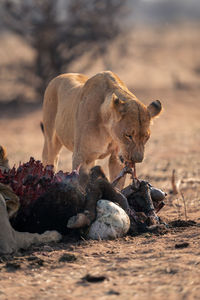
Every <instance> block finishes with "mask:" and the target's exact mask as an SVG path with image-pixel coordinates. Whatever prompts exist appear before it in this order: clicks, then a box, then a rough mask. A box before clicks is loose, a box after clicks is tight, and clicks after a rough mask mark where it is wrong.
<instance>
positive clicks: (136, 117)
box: [103, 93, 162, 164]
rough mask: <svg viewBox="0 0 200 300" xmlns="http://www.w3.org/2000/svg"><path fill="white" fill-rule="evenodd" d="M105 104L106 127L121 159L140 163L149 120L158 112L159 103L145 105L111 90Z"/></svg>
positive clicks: (133, 97) (148, 135)
mask: <svg viewBox="0 0 200 300" xmlns="http://www.w3.org/2000/svg"><path fill="white" fill-rule="evenodd" d="M105 103H107V104H106V107H105V105H104V107H103V111H104V113H105V111H106V114H107V126H108V130H109V133H110V135H111V137H112V140H113V141H114V142H115V144H116V145H117V147H118V154H119V156H120V158H121V160H123V161H126V162H128V163H131V164H134V163H139V162H142V160H143V158H144V148H145V144H146V142H147V141H148V139H149V137H150V124H151V120H152V119H153V118H155V117H156V116H158V115H159V114H160V112H161V110H162V105H161V102H160V101H159V100H156V101H154V102H152V103H151V104H150V105H149V106H145V105H144V104H143V103H141V102H140V101H139V100H138V99H137V98H136V97H135V96H134V95H132V94H131V93H130V94H129V93H127V95H124V93H123V94H121V93H112V95H109V96H108V97H107V99H106V101H105ZM108 103H109V105H108Z"/></svg>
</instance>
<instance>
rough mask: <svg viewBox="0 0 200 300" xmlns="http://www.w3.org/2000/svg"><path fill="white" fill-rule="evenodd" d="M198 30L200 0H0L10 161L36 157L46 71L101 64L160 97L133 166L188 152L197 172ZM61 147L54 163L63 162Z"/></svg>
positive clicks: (0, 91)
mask: <svg viewBox="0 0 200 300" xmlns="http://www.w3.org/2000/svg"><path fill="white" fill-rule="evenodd" d="M199 34H200V2H199V0H190V1H187V0H132V1H131V0H57V1H54V0H43V1H41V0H1V2H0V118H1V119H0V143H1V144H3V145H5V146H6V147H7V149H8V153H9V156H10V159H11V164H13V163H16V164H18V162H19V161H27V160H28V159H29V157H30V156H31V155H32V156H34V157H35V158H37V159H41V153H42V147H43V136H42V134H41V132H40V128H39V123H40V120H41V119H42V113H41V112H42V98H43V94H44V90H45V87H46V85H47V83H48V82H49V81H50V80H51V79H52V78H53V77H54V76H57V75H58V74H60V73H64V72H83V73H85V74H87V75H89V76H92V75H94V74H96V73H97V72H100V71H102V70H108V69H109V70H112V71H113V72H115V73H117V74H118V76H119V77H120V78H121V79H122V80H123V81H124V82H125V83H126V84H127V85H128V87H129V89H130V90H131V91H132V92H133V93H134V94H136V96H137V97H138V98H139V99H140V100H141V101H142V102H144V103H145V104H148V103H149V102H151V101H152V100H155V99H160V100H161V101H162V103H163V105H164V113H163V115H162V116H161V117H160V119H159V120H156V121H155V124H154V126H153V127H152V138H151V142H149V143H148V145H147V150H146V153H147V155H146V159H145V161H144V165H143V164H142V165H143V167H142V169H141V175H144V174H146V175H145V176H147V173H149V172H151V170H154V171H155V172H156V170H163V169H166V170H169V169H170V168H172V165H173V164H174V163H175V162H177V164H178V167H179V168H180V170H182V168H184V170H185V166H186V165H187V170H188V160H189V161H190V166H191V172H194V170H195V172H196V174H199V173H200V171H199V169H200V167H199V143H197V140H198V139H199V138H200V133H199V132H200V130H199V129H200V125H199V117H200V115H199V102H200V101H199V92H200V38H199ZM63 153H64V154H63V155H62V159H61V161H60V165H59V167H60V168H64V169H66V168H67V169H69V168H71V158H70V156H69V155H70V154H68V153H67V152H66V153H65V151H63ZM155 154H156V155H155ZM193 164H194V165H195V167H194V165H193ZM139 168H140V167H139ZM144 170H145V171H144ZM192 170H193V171H192Z"/></svg>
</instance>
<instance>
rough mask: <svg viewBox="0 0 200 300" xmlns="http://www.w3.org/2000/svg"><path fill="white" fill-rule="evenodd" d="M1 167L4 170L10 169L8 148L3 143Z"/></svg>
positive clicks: (0, 158)
mask: <svg viewBox="0 0 200 300" xmlns="http://www.w3.org/2000/svg"><path fill="white" fill-rule="evenodd" d="M0 169H1V170H2V171H4V170H8V169H9V163H8V158H7V153H6V149H5V148H4V147H3V146H1V145H0Z"/></svg>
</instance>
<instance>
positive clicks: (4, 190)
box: [0, 183, 19, 217]
mask: <svg viewBox="0 0 200 300" xmlns="http://www.w3.org/2000/svg"><path fill="white" fill-rule="evenodd" d="M0 194H1V195H2V196H3V197H4V199H5V201H6V207H7V211H8V215H9V217H11V216H13V214H14V213H15V212H16V211H17V210H18V208H19V198H18V196H17V195H16V194H15V193H14V192H13V190H12V189H11V187H9V186H8V185H6V184H3V183H0Z"/></svg>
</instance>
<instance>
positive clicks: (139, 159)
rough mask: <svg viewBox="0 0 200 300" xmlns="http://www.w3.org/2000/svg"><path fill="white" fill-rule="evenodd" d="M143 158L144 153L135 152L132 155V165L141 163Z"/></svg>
mask: <svg viewBox="0 0 200 300" xmlns="http://www.w3.org/2000/svg"><path fill="white" fill-rule="evenodd" d="M143 158H144V153H141V152H137V153H135V154H134V156H133V157H132V159H131V160H132V162H133V163H140V162H142V161H143Z"/></svg>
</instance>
